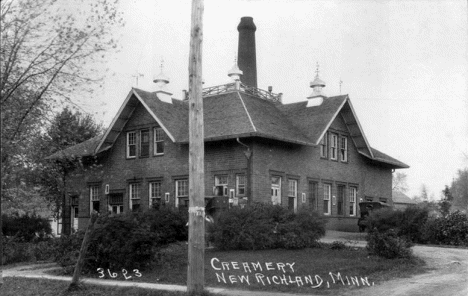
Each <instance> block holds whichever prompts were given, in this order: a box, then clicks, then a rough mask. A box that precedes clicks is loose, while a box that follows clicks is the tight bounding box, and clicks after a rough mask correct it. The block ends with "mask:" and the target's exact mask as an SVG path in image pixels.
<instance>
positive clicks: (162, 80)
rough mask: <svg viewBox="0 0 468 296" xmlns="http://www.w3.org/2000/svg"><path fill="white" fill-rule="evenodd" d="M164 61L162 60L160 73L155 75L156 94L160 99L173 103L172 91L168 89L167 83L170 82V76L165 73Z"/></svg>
mask: <svg viewBox="0 0 468 296" xmlns="http://www.w3.org/2000/svg"><path fill="white" fill-rule="evenodd" d="M163 63H164V61H163V60H161V65H160V72H159V74H158V75H156V76H154V79H153V82H154V83H156V91H155V93H156V95H157V96H158V99H159V100H161V101H163V102H166V103H170V104H172V97H171V96H172V93H171V92H170V91H169V90H168V87H167V85H168V84H169V78H168V77H167V76H166V75H165V74H164V71H163V69H164V66H163Z"/></svg>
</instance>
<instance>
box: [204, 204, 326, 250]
mask: <svg viewBox="0 0 468 296" xmlns="http://www.w3.org/2000/svg"><path fill="white" fill-rule="evenodd" d="M324 234H325V222H324V220H323V219H322V218H320V217H319V216H318V215H317V214H316V213H310V212H306V211H301V212H299V213H298V214H294V213H292V212H290V211H288V210H287V209H286V208H284V207H282V206H280V205H271V204H264V203H255V204H252V205H251V206H249V207H245V208H233V209H231V210H229V211H227V212H224V213H223V215H220V216H219V217H218V218H217V219H216V221H215V223H214V225H213V227H212V232H211V235H210V241H212V242H213V244H214V245H215V247H217V248H218V249H221V250H261V249H272V248H286V249H299V248H305V247H310V246H314V245H315V244H316V241H317V240H318V239H319V238H320V237H321V236H323V235H324Z"/></svg>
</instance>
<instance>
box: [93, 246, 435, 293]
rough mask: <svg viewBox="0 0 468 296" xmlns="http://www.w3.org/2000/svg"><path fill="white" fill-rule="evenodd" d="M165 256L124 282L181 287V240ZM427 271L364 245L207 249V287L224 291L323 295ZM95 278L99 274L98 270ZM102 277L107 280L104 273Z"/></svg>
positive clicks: (184, 265)
mask: <svg viewBox="0 0 468 296" xmlns="http://www.w3.org/2000/svg"><path fill="white" fill-rule="evenodd" d="M163 254H164V255H163V256H162V258H161V259H160V262H159V264H157V265H156V266H154V268H153V269H152V270H150V271H140V273H141V277H136V276H135V274H133V273H131V272H129V273H128V275H132V278H129V279H127V280H132V281H133V280H134V281H142V282H150V283H170V284H181V285H185V284H186V280H187V246H186V245H185V243H183V244H179V245H176V246H175V247H171V248H169V249H168V251H166V252H164V253H163ZM425 270H426V268H425V267H424V262H423V261H422V260H420V259H417V258H415V259H412V260H408V259H397V260H389V259H382V258H379V257H374V256H371V257H370V256H368V254H367V251H366V250H365V249H363V248H345V249H338V250H333V249H330V248H329V247H323V248H312V249H303V250H283V249H277V250H264V251H217V250H214V249H208V250H206V253H205V283H206V286H209V287H223V288H228V289H229V288H230V289H243V290H263V291H274V292H289V293H310V292H311V291H313V290H318V291H320V293H321V294H336V293H337V292H338V291H339V292H345V291H346V290H348V289H360V288H365V287H368V286H369V285H374V284H375V285H378V284H379V283H381V282H383V281H386V280H389V279H393V278H397V277H409V276H411V275H413V274H417V273H422V272H424V271H425ZM106 272H107V271H106ZM110 272H111V273H112V272H116V273H117V274H118V276H117V278H116V279H118V280H125V278H124V277H123V275H122V273H121V272H120V273H119V271H117V270H115V271H112V270H111V271H110ZM330 273H332V274H330ZM128 275H127V277H128ZM93 276H94V277H98V273H97V272H96V274H95V275H93ZM340 276H341V278H340ZM105 278H106V279H109V278H110V277H109V275H108V274H107V273H106V275H105Z"/></svg>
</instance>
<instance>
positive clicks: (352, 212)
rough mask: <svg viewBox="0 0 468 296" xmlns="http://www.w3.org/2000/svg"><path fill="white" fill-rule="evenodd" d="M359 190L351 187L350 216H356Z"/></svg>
mask: <svg viewBox="0 0 468 296" xmlns="http://www.w3.org/2000/svg"><path fill="white" fill-rule="evenodd" d="M356 197H357V188H356V187H349V215H350V216H356Z"/></svg>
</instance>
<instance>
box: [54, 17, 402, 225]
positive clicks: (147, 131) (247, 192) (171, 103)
mask: <svg viewBox="0 0 468 296" xmlns="http://www.w3.org/2000/svg"><path fill="white" fill-rule="evenodd" d="M244 21H246V22H247V23H246V24H244V25H241V24H242V22H244ZM241 24H240V25H239V27H238V30H239V32H240V35H239V36H240V37H242V36H244V35H245V34H242V32H241V31H242V30H248V31H249V32H248V34H247V35H248V38H247V39H248V40H252V39H253V40H255V39H254V38H252V36H251V35H252V32H255V29H256V28H255V25H253V21H251V19H249V18H247V20H244V18H243V19H242V20H241ZM252 25H253V27H252ZM249 42H251V41H249ZM253 42H254V41H253ZM239 44H244V45H243V46H247V45H245V42H243V43H242V42H241V40H240V41H239ZM247 47H248V48H253V49H255V46H247ZM239 54H241V51H239ZM242 54H243V55H249V52H248V51H247V52H244V53H242ZM250 54H251V53H250ZM251 60H252V59H245V58H242V57H241V56H240V57H239V61H240V62H241V61H247V63H251ZM253 60H255V59H253ZM249 61H250V62H249ZM248 66H249V65H242V64H240V65H239V66H238V65H237V63H235V65H234V67H233V69H231V71H229V76H231V77H232V78H233V80H234V81H233V83H229V84H226V85H221V86H215V87H210V88H206V89H204V92H203V93H204V99H203V102H204V130H205V176H204V177H205V189H206V192H205V193H206V202H207V211H208V212H209V213H214V212H216V210H220V209H228V208H229V207H236V206H246V205H247V206H248V204H250V203H252V202H263V203H273V204H280V205H282V206H284V207H287V208H289V209H290V210H291V211H299V210H307V211H317V212H318V213H320V214H321V215H323V216H325V217H327V219H328V224H327V227H328V228H329V229H337V230H347V231H357V230H358V227H357V219H358V217H359V206H358V203H359V202H360V201H369V200H373V201H381V202H387V203H390V204H391V203H392V170H394V169H398V168H407V167H408V166H407V165H406V164H404V163H402V162H400V161H398V160H396V159H394V158H392V157H390V156H388V155H386V154H384V153H382V152H380V151H378V150H376V149H374V148H372V147H371V146H370V145H369V142H368V141H367V139H366V137H365V135H364V131H363V130H362V128H361V126H360V124H359V121H358V119H357V117H356V114H355V112H354V109H353V106H352V104H351V100H350V98H349V97H348V96H347V95H340V96H334V97H327V96H325V95H324V94H323V91H322V88H323V87H324V86H325V83H324V82H323V81H322V80H320V78H319V76H318V71H317V76H316V78H315V80H314V81H312V82H311V84H310V87H311V88H312V89H313V93H312V94H311V96H309V97H308V98H307V99H304V100H302V101H301V102H298V103H292V104H283V103H282V100H281V94H274V93H272V92H271V91H264V90H261V89H258V88H256V87H254V86H252V85H255V86H256V73H255V75H252V74H250V75H247V76H248V77H250V78H249V79H250V80H252V79H253V80H254V81H248V83H249V84H244V83H242V82H241V77H242V75H243V74H244V73H243V71H242V70H241V69H247V70H248V69H254V70H255V72H256V67H248ZM239 67H240V69H239ZM248 71H253V70H248ZM246 74H249V73H246ZM252 77H253V78H252ZM155 82H156V83H157V84H158V88H157V90H156V91H154V92H147V91H143V90H140V89H135V88H133V89H132V90H131V91H130V92H129V94H128V96H127V98H126V99H125V101H124V103H123V104H122V107H121V108H120V110H119V112H118V114H117V115H116V116H115V118H114V120H113V122H112V123H111V125H110V127H109V128H108V129H107V131H106V133H105V134H104V135H103V136H99V137H96V138H93V139H90V140H88V141H86V142H85V143H81V144H79V145H77V146H74V147H70V148H69V149H66V150H64V151H61V152H60V153H56V154H55V155H52V156H51V157H50V159H58V158H61V157H79V158H82V160H83V161H82V163H84V166H85V169H84V170H80V171H79V172H78V171H77V172H75V173H73V174H71V175H70V176H69V182H68V197H67V199H66V207H65V212H64V213H65V218H64V230H65V232H66V231H67V230H66V229H67V228H69V229H72V228H74V229H78V228H79V229H81V228H84V227H86V225H87V223H88V221H89V219H90V214H91V212H92V211H98V212H111V213H114V214H119V213H124V212H129V211H144V210H148V209H149V208H151V207H153V206H170V207H174V208H179V209H180V210H181V211H185V210H186V208H187V207H188V200H189V194H188V189H189V184H188V172H189V167H188V165H189V161H188V157H189V152H188V147H189V146H188V126H189V125H188V104H189V100H188V99H187V98H183V99H182V100H177V99H174V98H172V94H171V93H170V92H169V91H168V90H167V83H168V82H169V80H168V79H167V78H166V77H165V76H164V75H163V74H162V71H161V74H160V75H159V76H158V77H156V78H155ZM67 224H68V226H67Z"/></svg>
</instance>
